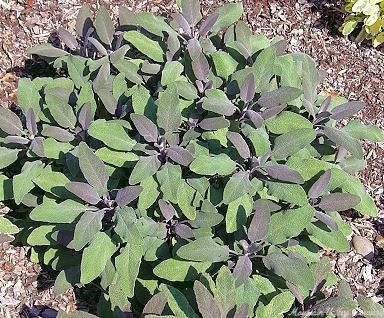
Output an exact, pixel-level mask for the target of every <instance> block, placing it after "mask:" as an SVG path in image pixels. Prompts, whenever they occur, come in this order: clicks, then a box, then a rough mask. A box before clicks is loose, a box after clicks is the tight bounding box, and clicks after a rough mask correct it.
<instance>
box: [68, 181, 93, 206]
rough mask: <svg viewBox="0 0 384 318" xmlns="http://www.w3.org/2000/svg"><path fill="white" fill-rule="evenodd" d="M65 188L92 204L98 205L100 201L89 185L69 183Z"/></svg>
mask: <svg viewBox="0 0 384 318" xmlns="http://www.w3.org/2000/svg"><path fill="white" fill-rule="evenodd" d="M65 188H66V189H67V190H68V191H70V192H72V193H73V194H74V195H76V196H78V197H79V198H80V199H82V200H84V201H85V202H88V203H90V204H97V203H98V202H99V201H100V196H99V195H98V194H97V192H96V191H95V189H94V188H92V187H91V186H90V185H89V184H88V183H84V182H69V183H67V184H66V185H65Z"/></svg>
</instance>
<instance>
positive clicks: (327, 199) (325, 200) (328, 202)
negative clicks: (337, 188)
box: [319, 193, 361, 211]
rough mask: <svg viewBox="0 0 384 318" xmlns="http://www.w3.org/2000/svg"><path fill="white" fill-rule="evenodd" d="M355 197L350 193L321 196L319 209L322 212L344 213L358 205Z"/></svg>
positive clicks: (358, 198)
mask: <svg viewBox="0 0 384 318" xmlns="http://www.w3.org/2000/svg"><path fill="white" fill-rule="evenodd" d="M360 201H361V199H360V197H358V196H357V195H354V194H350V193H331V194H327V195H325V196H323V197H322V198H321V201H320V203H319V208H320V209H322V210H324V211H345V210H348V209H351V208H353V207H354V206H356V205H358V204H359V203H360Z"/></svg>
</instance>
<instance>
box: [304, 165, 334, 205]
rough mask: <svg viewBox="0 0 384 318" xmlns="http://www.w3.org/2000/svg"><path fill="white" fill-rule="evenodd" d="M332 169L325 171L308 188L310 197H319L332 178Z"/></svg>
mask: <svg viewBox="0 0 384 318" xmlns="http://www.w3.org/2000/svg"><path fill="white" fill-rule="evenodd" d="M331 176H332V173H331V170H327V171H326V172H324V173H323V174H322V175H321V177H320V178H319V179H317V180H316V181H315V183H314V184H312V186H311V187H310V188H309V190H308V197H309V198H312V199H313V198H318V197H319V196H320V195H321V193H322V192H323V191H324V190H325V189H326V188H327V186H328V184H329V181H330V180H331Z"/></svg>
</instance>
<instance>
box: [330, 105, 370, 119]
mask: <svg viewBox="0 0 384 318" xmlns="http://www.w3.org/2000/svg"><path fill="white" fill-rule="evenodd" d="M364 106H365V104H364V103H363V102H359V101H353V102H347V103H344V104H341V105H339V106H336V107H335V108H334V109H332V111H331V116H330V117H331V118H332V119H335V120H340V119H344V118H349V117H352V116H353V115H354V114H356V113H358V112H359V111H360V110H362V109H363V108H364Z"/></svg>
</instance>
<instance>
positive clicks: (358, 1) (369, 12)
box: [340, 0, 384, 47]
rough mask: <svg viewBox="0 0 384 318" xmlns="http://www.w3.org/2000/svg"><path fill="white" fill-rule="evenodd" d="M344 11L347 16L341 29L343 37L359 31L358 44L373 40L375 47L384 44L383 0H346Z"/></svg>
mask: <svg viewBox="0 0 384 318" xmlns="http://www.w3.org/2000/svg"><path fill="white" fill-rule="evenodd" d="M342 9H343V11H344V12H345V13H346V14H347V16H346V17H345V19H344V23H343V24H342V25H341V27H340V31H341V32H342V33H343V35H349V34H351V33H352V32H354V31H355V30H358V34H357V37H356V41H357V42H361V41H363V40H365V39H368V40H372V45H373V47H377V46H379V45H380V44H382V43H383V42H384V22H383V21H384V19H383V18H384V1H383V0H374V1H372V0H346V1H345V4H344V5H343V8H342Z"/></svg>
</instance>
